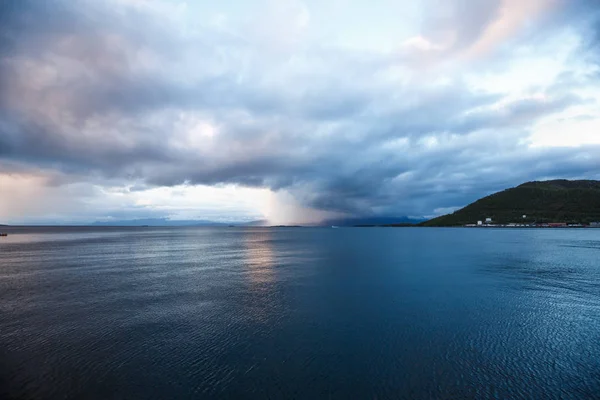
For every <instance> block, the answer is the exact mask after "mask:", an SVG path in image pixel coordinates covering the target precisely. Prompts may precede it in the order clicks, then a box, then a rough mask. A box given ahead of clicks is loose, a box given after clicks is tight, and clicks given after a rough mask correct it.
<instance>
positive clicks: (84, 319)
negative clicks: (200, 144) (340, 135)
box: [0, 228, 600, 399]
mask: <svg viewBox="0 0 600 400" xmlns="http://www.w3.org/2000/svg"><path fill="white" fill-rule="evenodd" d="M3 230H6V231H8V233H9V236H8V237H6V238H0V239H1V240H0V371H1V375H0V388H1V391H0V395H4V397H16V398H192V397H196V398H261V399H262V398H307V399H314V398H339V399H347V398H357V399H359V398H378V399H382V398H407V399H408V398H410V399H429V398H530V399H559V398H561V399H568V398H574V399H577V398H594V397H597V396H598V394H599V393H600V263H599V260H600V229H598V230H593V229H589V230H583V229H579V230H570V229H563V230H468V229H411V228H407V229H402V228H398V229H392V228H365V229H358V228H356V229H350V228H348V229H317V228H314V229H313V228H302V229H293V228H282V229H266V228H3Z"/></svg>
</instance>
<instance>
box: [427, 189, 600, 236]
mask: <svg viewBox="0 0 600 400" xmlns="http://www.w3.org/2000/svg"><path fill="white" fill-rule="evenodd" d="M523 215H526V218H525V219H523ZM486 218H492V220H493V222H494V223H511V222H538V223H540V222H572V223H584V224H585V223H589V222H597V221H600V181H590V180H581V181H568V180H553V181H534V182H527V183H524V184H522V185H519V186H517V187H514V188H511V189H506V190H503V191H501V192H498V193H495V194H492V195H490V196H487V197H484V198H482V199H479V200H477V201H476V202H474V203H472V204H469V205H468V206H466V207H465V208H462V209H460V210H458V211H455V212H454V213H452V214H448V215H443V216H441V217H437V218H434V219H431V220H429V221H426V222H424V223H422V224H421V225H423V226H458V225H465V224H475V223H477V221H485V219H486Z"/></svg>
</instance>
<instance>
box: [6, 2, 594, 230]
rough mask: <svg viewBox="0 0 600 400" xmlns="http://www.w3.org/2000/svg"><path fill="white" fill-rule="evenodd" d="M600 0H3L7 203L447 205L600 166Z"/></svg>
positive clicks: (276, 208)
mask: <svg viewBox="0 0 600 400" xmlns="http://www.w3.org/2000/svg"><path fill="white" fill-rule="evenodd" d="M599 63H600V4H599V3H598V0H421V1H416V0H415V1H413V0H410V1H409V0H369V1H365V0H221V1H210V2H209V1H200V0H199V1H191V0H188V1H169V0H156V1H152V0H97V1H95V0H77V1H71V0H65V1H61V0H5V1H2V2H1V3H0V223H2V222H4V223H35V222H37V223H53V222H60V223H83V222H90V221H97V220H103V221H104V220H108V221H110V220H116V219H138V218H170V219H174V220H179V219H211V220H220V221H225V220H227V221H247V220H255V219H262V218H267V219H269V220H270V221H271V222H273V223H290V222H296V223H301V222H314V221H318V220H320V219H323V218H328V217H332V216H344V215H346V216H404V215H407V216H432V215H437V214H440V213H445V212H448V211H451V210H453V209H455V208H457V207H461V206H464V205H466V204H468V203H469V202H471V201H473V200H475V199H477V198H479V197H481V196H483V195H487V194H489V193H491V192H494V191H497V190H500V189H504V188H506V187H510V186H514V185H517V184H520V183H522V182H525V181H529V180H534V179H547V178H556V177H560V178H587V179H600V68H599V67H598V65H600V64H599Z"/></svg>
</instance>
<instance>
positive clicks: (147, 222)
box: [92, 218, 230, 226]
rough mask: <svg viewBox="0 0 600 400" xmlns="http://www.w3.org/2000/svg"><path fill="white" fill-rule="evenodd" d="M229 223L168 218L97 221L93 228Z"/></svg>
mask: <svg viewBox="0 0 600 400" xmlns="http://www.w3.org/2000/svg"><path fill="white" fill-rule="evenodd" d="M227 225H230V223H228V222H215V221H208V220H170V219H166V218H145V219H133V220H118V221H97V222H94V223H93V224H92V226H227Z"/></svg>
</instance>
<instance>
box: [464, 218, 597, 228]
mask: <svg viewBox="0 0 600 400" xmlns="http://www.w3.org/2000/svg"><path fill="white" fill-rule="evenodd" d="M522 218H523V220H526V219H527V215H523V217H522ZM464 226H465V227H467V228H600V222H590V223H589V224H581V223H567V222H511V223H507V224H500V223H495V222H494V221H493V219H492V218H491V217H487V218H486V219H485V220H480V221H477V223H475V224H466V225H464Z"/></svg>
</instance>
